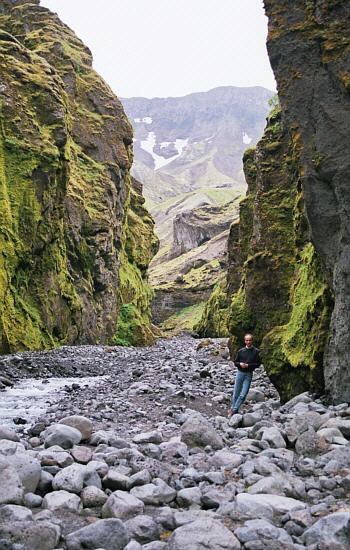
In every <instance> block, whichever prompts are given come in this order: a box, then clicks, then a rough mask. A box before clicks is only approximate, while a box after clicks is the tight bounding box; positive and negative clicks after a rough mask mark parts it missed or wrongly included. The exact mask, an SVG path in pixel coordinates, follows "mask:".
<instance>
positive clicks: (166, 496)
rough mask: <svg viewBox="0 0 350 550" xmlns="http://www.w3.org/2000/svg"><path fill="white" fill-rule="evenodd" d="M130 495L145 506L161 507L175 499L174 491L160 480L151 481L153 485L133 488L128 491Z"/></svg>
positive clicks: (148, 484)
mask: <svg viewBox="0 0 350 550" xmlns="http://www.w3.org/2000/svg"><path fill="white" fill-rule="evenodd" d="M130 493H131V495H133V496H135V497H137V498H138V499H140V500H141V501H142V502H144V503H145V504H151V505H155V506H157V505H161V504H168V503H169V502H171V501H173V500H174V499H175V497H176V491H175V489H173V488H172V487H170V486H169V485H167V483H165V481H163V480H162V479H160V478H156V479H154V480H153V483H147V485H141V486H140V487H134V488H133V489H131V491H130Z"/></svg>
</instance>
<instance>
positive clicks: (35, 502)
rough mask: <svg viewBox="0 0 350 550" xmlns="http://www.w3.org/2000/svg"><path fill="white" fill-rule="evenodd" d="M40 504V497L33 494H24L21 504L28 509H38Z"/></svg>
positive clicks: (41, 500)
mask: <svg viewBox="0 0 350 550" xmlns="http://www.w3.org/2000/svg"><path fill="white" fill-rule="evenodd" d="M42 502H43V499H42V497H41V496H40V495H35V494H34V493H26V494H25V495H24V498H23V504H24V506H27V507H28V508H40V506H41V505H42Z"/></svg>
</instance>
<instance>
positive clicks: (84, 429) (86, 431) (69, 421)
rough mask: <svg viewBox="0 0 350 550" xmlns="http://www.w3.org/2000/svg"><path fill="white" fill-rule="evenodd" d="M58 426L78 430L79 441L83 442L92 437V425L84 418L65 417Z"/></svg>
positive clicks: (77, 416) (76, 416)
mask: <svg viewBox="0 0 350 550" xmlns="http://www.w3.org/2000/svg"><path fill="white" fill-rule="evenodd" d="M59 424H64V425H65V426H70V427H71V428H75V429H76V430H79V432H80V433H81V439H83V440H87V439H90V437H91V435H92V430H93V423H92V422H91V420H90V419H89V418H86V417H85V416H79V415H72V416H66V417H65V418H62V419H61V420H60V421H59Z"/></svg>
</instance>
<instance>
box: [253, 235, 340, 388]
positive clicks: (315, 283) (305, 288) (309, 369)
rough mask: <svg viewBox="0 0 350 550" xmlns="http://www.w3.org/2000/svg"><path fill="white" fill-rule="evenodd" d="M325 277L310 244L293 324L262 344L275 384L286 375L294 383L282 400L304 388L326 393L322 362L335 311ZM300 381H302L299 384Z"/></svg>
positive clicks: (295, 294)
mask: <svg viewBox="0 0 350 550" xmlns="http://www.w3.org/2000/svg"><path fill="white" fill-rule="evenodd" d="M323 273H324V270H323V267H322V264H321V262H320V260H319V259H318V257H317V256H316V252H315V249H314V247H313V245H312V244H311V243H308V244H307V245H306V246H305V248H304V249H303V251H302V253H301V259H300V262H299V264H298V265H297V268H296V273H295V277H294V283H293V285H292V287H291V294H290V304H291V312H290V316H289V321H288V322H287V323H286V324H285V325H282V326H278V327H275V328H274V329H272V331H270V333H268V334H267V335H266V337H265V339H264V341H263V344H262V347H263V349H264V350H265V355H266V358H267V360H266V369H267V371H268V374H269V375H270V377H271V378H272V380H274V379H275V380H277V383H278V382H279V381H280V377H281V375H284V374H282V373H284V371H286V372H288V375H289V378H291V380H292V382H293V383H291V382H289V384H287V387H286V388H284V385H283V386H282V388H283V390H282V396H283V397H286V398H289V397H290V396H291V395H292V394H293V393H294V394H295V395H297V393H298V392H299V391H300V388H301V387H302V388H303V389H313V390H314V391H318V392H320V391H322V389H323V376H322V359H323V352H324V349H325V346H326V343H327V338H328V327H329V321H330V315H331V311H332V297H331V295H330V291H329V287H328V284H327V281H326V279H325V276H324V274H323ZM299 369H301V372H303V375H302V374H301V372H299ZM293 370H294V372H293ZM296 371H297V372H296ZM298 377H301V380H299V381H298V383H297V384H296V383H295V379H296V378H298ZM293 384H294V387H293Z"/></svg>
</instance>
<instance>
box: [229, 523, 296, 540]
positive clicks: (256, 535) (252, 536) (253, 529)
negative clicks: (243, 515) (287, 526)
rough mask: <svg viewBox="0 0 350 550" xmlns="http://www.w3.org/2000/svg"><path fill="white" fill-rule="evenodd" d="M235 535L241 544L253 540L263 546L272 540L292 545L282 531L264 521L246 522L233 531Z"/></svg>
mask: <svg viewBox="0 0 350 550" xmlns="http://www.w3.org/2000/svg"><path fill="white" fill-rule="evenodd" d="M235 535H236V537H237V538H238V539H239V540H240V541H241V543H242V544H246V543H247V542H251V541H255V540H256V541H259V542H261V543H265V544H266V543H268V544H269V543H271V541H273V540H278V541H280V542H283V543H290V544H292V543H293V539H292V537H291V536H290V535H289V534H288V533H287V532H286V531H285V530H284V529H281V528H279V527H276V526H275V525H273V523H270V522H269V521H267V520H266V519H252V520H248V521H246V522H245V524H244V526H243V527H238V529H236V530H235Z"/></svg>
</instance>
